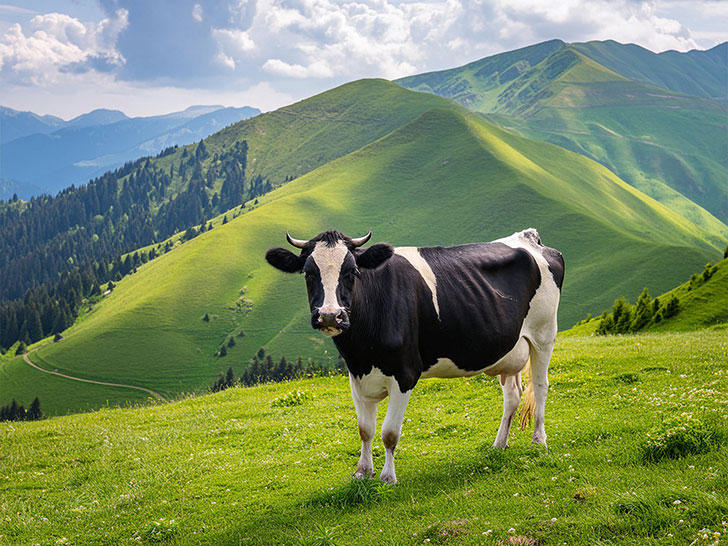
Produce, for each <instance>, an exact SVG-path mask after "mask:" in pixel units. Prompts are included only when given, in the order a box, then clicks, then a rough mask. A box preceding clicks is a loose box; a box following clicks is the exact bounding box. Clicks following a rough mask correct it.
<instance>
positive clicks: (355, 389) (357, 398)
mask: <svg viewBox="0 0 728 546" xmlns="http://www.w3.org/2000/svg"><path fill="white" fill-rule="evenodd" d="M349 383H350V385H351V397H352V399H353V400H354V408H356V418H357V421H358V422H359V437H360V438H361V455H360V456H359V464H357V466H356V472H354V477H355V478H373V477H374V460H373V459H372V441H373V440H374V433H375V432H376V429H377V404H378V403H379V401H378V400H376V399H371V398H368V397H367V396H366V395H365V394H364V393H363V392H362V388H361V385H360V382H359V381H358V380H357V379H355V378H354V377H353V376H351V375H350V376H349Z"/></svg>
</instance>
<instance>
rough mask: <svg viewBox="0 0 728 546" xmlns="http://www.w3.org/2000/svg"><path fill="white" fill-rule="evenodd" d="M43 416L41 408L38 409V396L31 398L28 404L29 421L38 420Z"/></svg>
mask: <svg viewBox="0 0 728 546" xmlns="http://www.w3.org/2000/svg"><path fill="white" fill-rule="evenodd" d="M42 418H43V410H41V409H40V400H38V397H37V396H36V397H35V398H34V399H33V402H32V404H30V408H29V409H28V420H29V421H38V420H39V419H42Z"/></svg>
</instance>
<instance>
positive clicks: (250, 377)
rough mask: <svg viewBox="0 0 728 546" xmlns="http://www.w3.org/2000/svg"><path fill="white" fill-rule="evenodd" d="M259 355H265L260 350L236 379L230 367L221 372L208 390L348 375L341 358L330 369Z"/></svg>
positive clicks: (308, 363) (318, 364) (301, 359)
mask: <svg viewBox="0 0 728 546" xmlns="http://www.w3.org/2000/svg"><path fill="white" fill-rule="evenodd" d="M261 354H263V355H264V354H265V353H264V351H263V350H262V349H261V350H260V351H258V354H257V355H255V356H254V357H253V358H252V359H251V360H250V361H249V362H248V364H247V366H246V367H245V369H244V370H243V372H242V373H241V374H240V377H238V378H236V377H235V373H234V372H233V368H232V366H230V367H229V368H228V369H227V372H226V373H224V374H223V373H222V372H221V373H220V376H219V377H218V378H217V380H216V381H215V382H214V383H213V384H212V385H211V386H210V390H211V391H212V392H218V391H221V390H225V389H227V388H230V387H234V386H237V385H242V386H245V387H252V386H253V385H259V384H262V383H279V382H281V381H289V380H291V379H301V378H304V377H321V376H328V375H346V374H347V373H348V371H347V368H346V363H345V362H344V360H343V359H342V358H341V357H339V359H338V360H337V361H336V366H335V367H333V368H332V367H331V366H327V365H325V364H321V363H318V362H311V361H309V362H304V361H303V358H301V357H300V356H299V357H298V360H296V362H295V363H291V362H289V361H288V360H286V357H285V356H283V357H281V359H280V360H279V361H275V360H274V359H273V357H271V356H270V355H267V356H264V357H263V358H262V359H261V358H259V357H258V356H259V355H261Z"/></svg>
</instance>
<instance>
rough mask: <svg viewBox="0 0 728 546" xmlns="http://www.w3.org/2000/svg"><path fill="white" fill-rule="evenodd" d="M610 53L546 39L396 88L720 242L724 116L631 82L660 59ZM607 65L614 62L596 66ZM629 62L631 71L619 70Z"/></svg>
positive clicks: (704, 104)
mask: <svg viewBox="0 0 728 546" xmlns="http://www.w3.org/2000/svg"><path fill="white" fill-rule="evenodd" d="M617 46H620V44H616V42H612V43H610V42H604V43H602V42H590V43H589V44H564V43H563V42H560V41H550V42H545V43H543V44H537V45H535V46H531V47H528V48H524V49H520V50H516V51H512V52H508V53H504V54H500V55H495V56H493V57H488V58H486V59H482V60H480V61H476V62H474V63H470V64H468V65H465V66H463V67H459V68H455V69H451V70H446V71H442V72H434V73H429V74H422V75H417V76H410V77H408V78H404V79H402V80H398V82H399V83H400V84H401V85H403V86H405V87H407V88H410V89H414V90H418V91H426V92H430V93H435V94H438V95H441V96H443V97H447V98H451V99H453V100H456V101H458V102H459V103H461V104H463V105H464V106H466V107H467V108H469V109H471V110H473V111H476V112H480V113H483V114H486V115H487V117H488V119H490V120H491V121H493V122H495V123H498V124H499V125H501V126H502V127H505V128H507V129H508V130H510V131H515V132H517V133H519V134H521V135H524V136H528V137H530V138H537V139H540V140H546V141H548V142H552V143H554V144H557V145H559V146H562V147H565V148H567V149H569V150H572V151H575V152H577V153H580V154H583V155H585V156H587V157H590V158H592V159H594V160H596V161H598V162H599V163H601V164H603V165H605V166H607V167H608V168H609V169H610V170H612V171H613V172H614V173H616V174H617V175H618V176H619V177H620V178H622V179H624V180H625V181H627V182H628V183H630V184H631V185H633V186H634V187H636V188H638V189H640V190H641V191H643V192H644V193H647V194H648V195H650V196H651V197H653V198H655V199H657V200H658V201H660V202H662V203H664V204H665V205H667V206H668V207H670V208H671V209H672V210H674V211H676V212H678V213H679V214H681V215H683V216H685V217H686V218H690V219H691V220H692V221H693V222H695V223H698V224H699V225H701V226H702V227H704V228H705V229H706V230H708V231H712V232H716V233H721V234H723V235H725V234H726V233H728V228H727V227H726V225H725V222H726V221H728V190H726V184H725V173H726V170H727V169H728V164H727V163H726V155H725V150H726V148H727V147H728V136H727V134H726V131H725V120H726V118H727V117H728V109H726V107H725V105H722V104H721V103H719V102H716V101H713V100H709V99H706V98H698V97H694V96H688V95H684V94H681V93H679V92H674V91H668V90H667V89H665V88H661V87H657V86H655V85H654V83H655V82H659V81H661V80H659V79H656V78H653V79H651V80H650V79H649V78H648V82H649V83H645V81H644V79H639V81H636V80H632V79H628V78H627V77H625V75H628V76H629V77H632V76H634V72H635V70H636V67H641V66H642V64H643V63H644V62H645V59H644V58H643V57H644V55H646V54H649V55H651V56H653V57H658V56H656V55H655V54H652V53H650V52H647V51H646V50H643V49H642V48H638V47H637V46H634V47H627V46H621V47H622V48H624V49H620V48H619V47H617ZM597 53H599V54H597ZM607 53H609V54H607ZM630 53H631V54H633V56H632V57H630V56H629V54H630ZM643 54H644V55H643ZM701 58H702V57H701ZM711 58H712V57H711ZM604 59H607V60H611V62H609V63H607V64H606V65H602V64H599V62H598V61H599V60H604ZM617 59H618V60H619V62H617ZM660 59H663V58H662V57H660ZM680 59H682V60H683V61H685V62H687V63H688V64H689V65H690V66H693V65H694V64H695V63H693V61H689V62H688V61H687V60H686V59H688V57H680ZM663 60H664V59H663ZM630 61H631V62H632V63H633V64H632V65H631V66H632V68H633V70H632V71H629V70H626V69H625V66H630V65H629V63H630ZM661 62H662V61H661ZM706 62H707V61H706ZM658 64H659V63H658ZM667 64H668V65H669V67H670V68H669V70H668V68H666V67H664V66H663V65H665V63H662V64H660V66H663V68H664V72H665V73H666V74H667V73H668V72H670V70H672V71H673V72H675V71H677V68H676V66H681V65H680V63H677V64H676V63H667ZM698 64H699V63H698ZM708 64H709V65H710V63H708ZM700 66H703V65H700ZM706 66H707V65H706ZM710 66H712V65H710ZM608 67H609V68H608ZM670 73H671V72H670ZM704 73H706V70H705V68H704V67H703V68H702V69H700V70H698V69H697V68H695V69H694V70H693V71H688V72H687V74H690V77H692V76H695V78H696V79H697V82H698V83H697V84H696V85H699V84H700V82H703V81H708V82H709V81H712V79H714V78H715V76H714V75H711V76H710V77H708V76H705V78H703V79H701V75H705V74H704ZM665 78H666V79H670V78H668V76H665ZM653 80H654V81H653ZM671 81H672V80H671ZM706 85H708V84H707V83H706ZM701 94H702V95H704V93H701ZM696 205H697V206H696Z"/></svg>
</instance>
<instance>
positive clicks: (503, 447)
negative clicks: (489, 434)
mask: <svg viewBox="0 0 728 546" xmlns="http://www.w3.org/2000/svg"><path fill="white" fill-rule="evenodd" d="M490 447H491V448H492V449H505V448H507V447H508V443H505V444H499V443H498V442H493V445H492V446H490Z"/></svg>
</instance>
